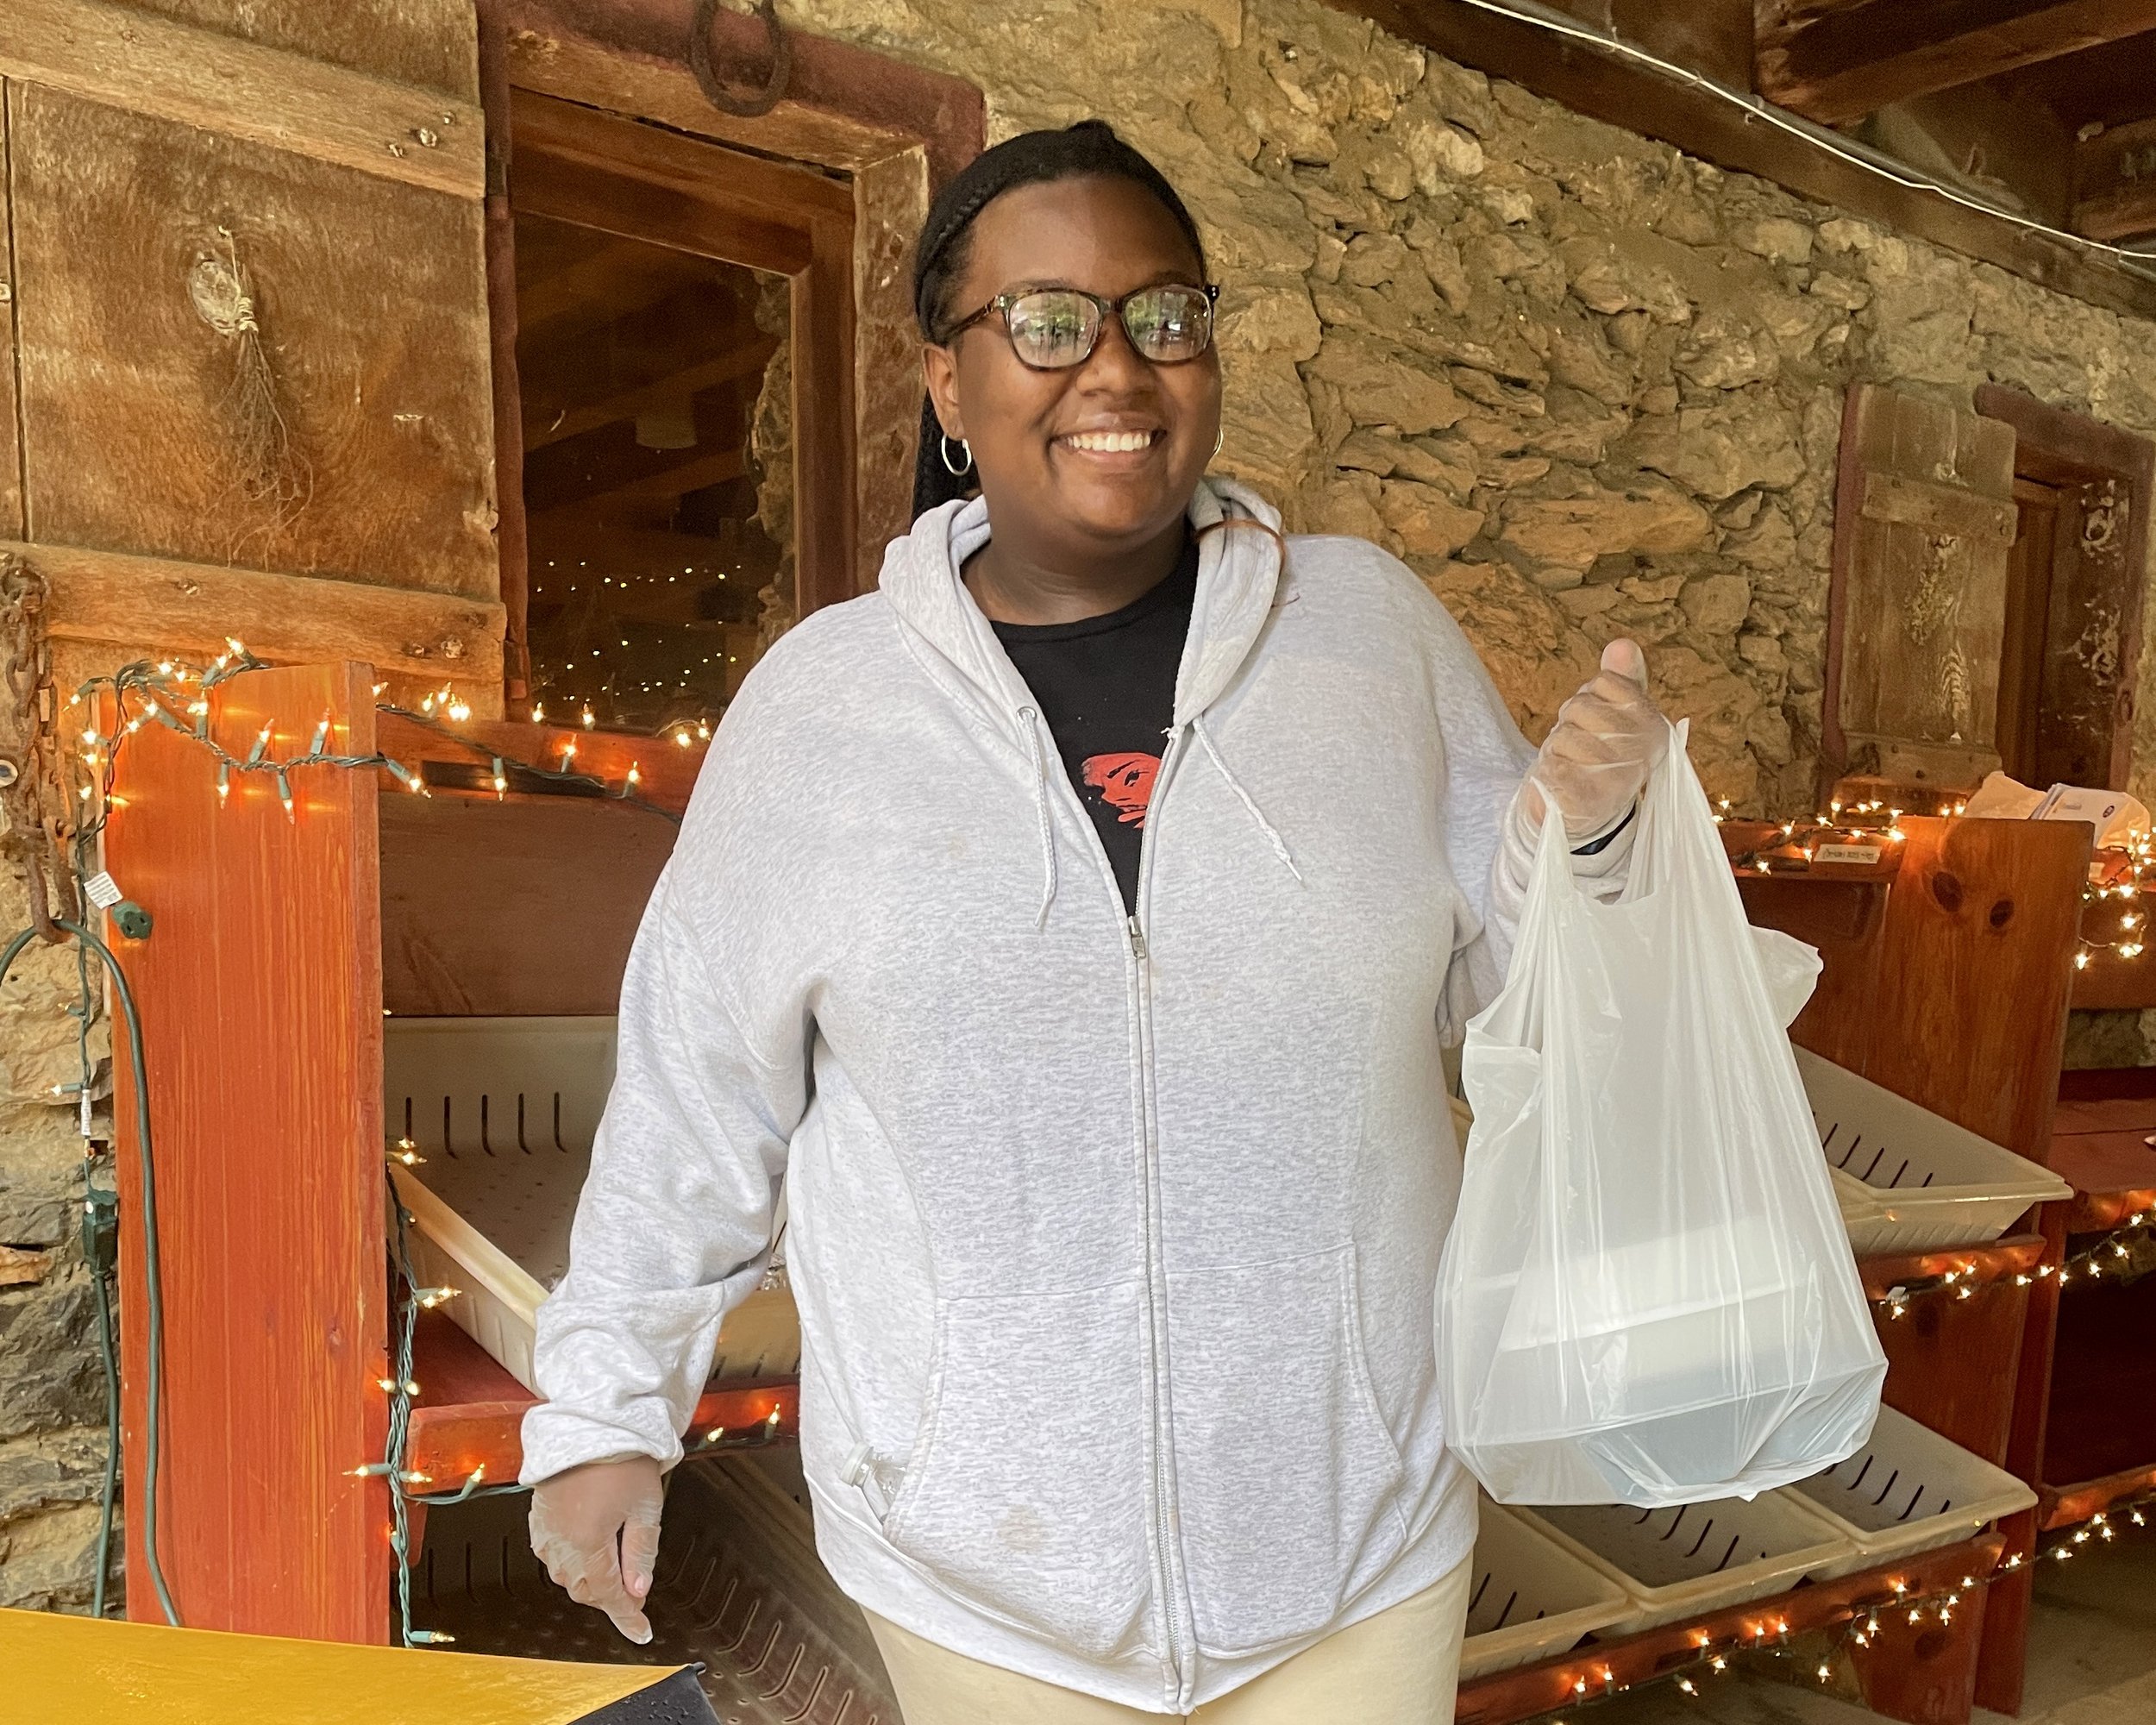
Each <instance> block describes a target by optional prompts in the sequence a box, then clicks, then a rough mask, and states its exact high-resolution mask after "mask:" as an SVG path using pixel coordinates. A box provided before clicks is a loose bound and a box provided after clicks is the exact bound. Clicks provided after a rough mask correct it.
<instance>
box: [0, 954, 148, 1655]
mask: <svg viewBox="0 0 2156 1725" xmlns="http://www.w3.org/2000/svg"><path fill="white" fill-rule="evenodd" d="M53 926H54V927H55V928H59V929H61V930H64V931H66V932H67V933H68V934H71V935H72V936H73V937H74V938H76V940H77V941H78V942H80V943H81V944H82V945H83V946H84V947H85V948H86V949H87V950H90V951H91V952H94V953H96V954H97V957H98V959H99V960H100V961H101V962H102V963H103V965H104V967H105V970H106V972H107V974H108V975H110V977H111V979H112V992H113V998H114V999H115V1000H118V1001H119V1003H120V1011H121V1014H122V1017H124V1018H125V1019H126V1020H127V1026H128V1060H129V1063H130V1064H131V1065H132V1066H133V1068H134V1072H135V1148H136V1152H137V1154H138V1155H139V1156H140V1157H141V1164H142V1279H143V1281H144V1283H146V1284H147V1300H146V1302H145V1305H146V1308H147V1314H148V1319H149V1356H150V1358H149V1374H148V1376H149V1383H148V1402H149V1412H148V1420H147V1424H148V1427H149V1429H148V1433H147V1439H146V1441H145V1445H144V1450H145V1454H144V1462H145V1464H146V1465H145V1469H144V1473H143V1486H142V1498H143V1502H142V1556H143V1559H144V1560H145V1561H146V1562H147V1564H148V1565H149V1571H150V1584H151V1585H152V1586H154V1588H155V1589H156V1590H157V1603H158V1605H159V1607H160V1609H162V1610H163V1611H164V1613H165V1621H166V1622H167V1623H170V1624H172V1626H173V1627H174V1628H178V1627H179V1608H178V1607H177V1606H175V1605H174V1604H173V1603H172V1590H171V1589H170V1588H169V1587H167V1586H166V1584H165V1570H164V1566H163V1565H161V1564H160V1562H159V1561H158V1556H157V1474H158V1460H159V1430H158V1428H159V1427H160V1426H161V1425H162V1424H163V1423H164V1420H163V1415H164V1405H165V1296H164V1291H163V1288H162V1285H161V1277H160V1265H159V1261H158V1249H157V1178H156V1164H155V1158H154V1157H153V1155H152V1153H151V1150H150V1086H149V1073H148V1071H147V1069H146V1068H145V1067H144V1065H143V1063H142V1019H141V1013H138V1012H137V1011H136V1010H135V991H134V990H133V989H132V988H128V979H127V973H126V972H125V971H123V970H122V969H121V968H120V961H119V960H118V959H116V958H115V957H113V956H112V949H111V948H110V947H109V946H107V945H106V944H104V942H103V941H102V940H100V939H99V938H97V936H96V935H94V934H92V933H91V931H89V930H88V929H86V928H85V927H84V926H83V925H81V924H80V923H78V922H71V921H69V920H68V919H66V918H65V917H55V918H53ZM36 938H38V931H37V930H36V929H34V928H26V929H24V930H23V931H22V933H20V934H18V935H16V937H15V938H14V939H13V940H10V941H9V943H8V944H7V946H6V948H5V950H0V983H3V982H6V981H7V979H8V974H9V972H10V971H11V970H13V969H15V961H16V959H18V958H20V957H22V952H23V949H24V948H26V947H28V945H29V944H30V943H31V942H32V941H34V940H35V939H36ZM115 1417H116V1416H115ZM110 1534H111V1516H110V1498H108V1500H107V1510H106V1519H105V1524H104V1527H103V1531H102V1532H101V1534H100V1536H99V1545H100V1547H101V1549H100V1551H99V1553H98V1556H99V1570H98V1577H97V1582H98V1591H99V1594H100V1596H102V1593H103V1583H104V1574H103V1559H104V1556H105V1553H104V1551H103V1549H102V1547H103V1545H104V1543H105V1541H106V1540H108V1539H109V1538H110Z"/></svg>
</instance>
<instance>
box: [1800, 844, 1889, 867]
mask: <svg viewBox="0 0 2156 1725" xmlns="http://www.w3.org/2000/svg"><path fill="white" fill-rule="evenodd" d="M1885 854H1886V853H1885V852H1884V851H1883V850H1881V849H1880V848H1879V847H1878V846H1877V845H1876V844H1821V845H1819V846H1816V847H1815V848H1814V850H1813V851H1812V861H1813V862H1856V863H1860V864H1862V865H1863V866H1864V867H1865V868H1867V869H1869V868H1870V867H1871V865H1872V864H1873V863H1875V862H1877V861H1878V860H1879V858H1880V857H1881V856H1884V855H1885Z"/></svg>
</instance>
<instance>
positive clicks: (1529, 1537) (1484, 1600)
mask: <svg viewBox="0 0 2156 1725" xmlns="http://www.w3.org/2000/svg"><path fill="white" fill-rule="evenodd" d="M1631 1609H1632V1602H1631V1600H1630V1599H1629V1598H1628V1597H1627V1596H1626V1593H1625V1590H1624V1589H1623V1588H1621V1587H1620V1586H1618V1584H1616V1583H1615V1582H1614V1581H1612V1580H1611V1579H1610V1578H1608V1576H1606V1575H1604V1574H1602V1573H1601V1571H1599V1570H1596V1569H1595V1568H1593V1567H1591V1566H1590V1565H1587V1564H1585V1563H1583V1562H1582V1561H1581V1560H1580V1559H1577V1558H1576V1557H1574V1556H1573V1555H1572V1554H1571V1553H1570V1552H1568V1551H1566V1550H1565V1549H1564V1547H1563V1546H1560V1545H1558V1544H1557V1541H1556V1540H1552V1539H1551V1538H1550V1537H1549V1535H1548V1534H1545V1533H1544V1532H1543V1531H1542V1530H1541V1529H1539V1528H1537V1527H1531V1526H1529V1525H1528V1524H1527V1522H1526V1521H1524V1520H1522V1519H1521V1518H1520V1517H1519V1516H1518V1515H1514V1513H1513V1512H1512V1511H1511V1510H1509V1509H1504V1508H1503V1507H1502V1506H1501V1505H1499V1504H1497V1503H1494V1502H1491V1501H1490V1499H1489V1497H1487V1496H1485V1497H1484V1498H1483V1499H1482V1531H1481V1532H1480V1533H1479V1534H1476V1540H1475V1585H1474V1588H1473V1590H1472V1591H1470V1594H1469V1595H1468V1603H1467V1639H1466V1640H1464V1641H1463V1642H1462V1643H1461V1645H1460V1677H1461V1679H1462V1680H1463V1681H1465V1680H1466V1679H1467V1678H1476V1677H1486V1676H1488V1675H1489V1673H1490V1672H1501V1671H1510V1670H1511V1669H1512V1668H1513V1667H1514V1665H1532V1663H1533V1662H1534V1661H1535V1660H1537V1659H1552V1658H1555V1657H1556V1656H1557V1654H1559V1653H1567V1652H1570V1650H1571V1649H1572V1648H1574V1647H1577V1646H1578V1645H1579V1644H1580V1641H1581V1640H1582V1639H1583V1637H1585V1636H1588V1635H1591V1634H1594V1633H1595V1631H1596V1630H1597V1629H1601V1628H1606V1627H1608V1625H1609V1624H1612V1623H1614V1622H1618V1621H1619V1620H1620V1618H1622V1617H1624V1616H1625V1615H1626V1614H1627V1613H1628V1612H1629V1611H1630V1610H1631Z"/></svg>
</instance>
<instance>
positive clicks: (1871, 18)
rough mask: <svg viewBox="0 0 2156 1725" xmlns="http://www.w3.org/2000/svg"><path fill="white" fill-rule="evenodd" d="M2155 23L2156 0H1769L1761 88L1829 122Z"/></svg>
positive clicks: (1762, 28)
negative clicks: (1822, 1)
mask: <svg viewBox="0 0 2156 1725" xmlns="http://www.w3.org/2000/svg"><path fill="white" fill-rule="evenodd" d="M2149 28H2156V0H1825V3H1821V0H1767V3H1766V4H1765V5H1764V6H1763V8H1762V11H1761V16H1760V21H1759V34H1758V67H1757V74H1756V79H1755V82H1756V85H1757V88H1758V92H1759V94H1760V95H1762V96H1764V97H1766V98H1767V99H1768V100H1769V101H1770V102H1773V103H1779V104H1780V105H1781V106H1782V107H1784V108H1788V109H1790V110H1794V111H1795V112H1796V113H1799V114H1802V115H1806V116H1808V117H1809V118H1811V119H1814V120H1818V121H1821V122H1828V123H1832V122H1835V121H1839V120H1852V119H1855V118H1857V117H1858V116H1860V115H1864V114H1869V113H1871V111H1872V110H1875V109H1879V108H1883V107H1885V106H1887V104H1888V103H1894V102H1902V101H1906V100H1907V99H1908V98H1909V97H1912V96H1923V95H1928V94H1929V93H1930V92H1931V91H1935V90H1947V89H1952V87H1953V86H1955V85H1961V84H1971V83H1974V82H1975V81H1976V80H1977V79H1978V78H1992V77H1996V76H1997V75H1998V74H1999V73H2001V72H2011V71H2012V70H2014V69H2015V67H2016V66H2030V65H2034V63H2035V62H2037V61H2039V60H2051V59H2054V58H2056V57H2057V56H2059V55H2060V54H2069V53H2077V52H2078V51H2080V50H2082V49H2084V48H2089V47H2096V46H2097V45H2098V44H2101V43H2104V42H2111V41H2118V40H2119V39H2120V38H2121V37H2123V36H2130V35H2134V34H2138V33H2139V32H2140V31H2143V30H2147V29H2149Z"/></svg>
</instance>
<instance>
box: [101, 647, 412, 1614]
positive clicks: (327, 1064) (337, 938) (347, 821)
mask: <svg viewBox="0 0 2156 1725" xmlns="http://www.w3.org/2000/svg"><path fill="white" fill-rule="evenodd" d="M367 677H368V674H367V668H366V667H364V666H360V665H351V664H347V665H342V666H330V667H309V668H300V669H293V670H278V671H265V672H261V673H260V674H254V675H251V676H248V677H245V678H242V679H240V680H239V681H236V682H234V683H231V684H229V685H227V686H226V687H224V688H223V689H222V690H220V691H219V692H217V693H216V694H215V695H213V696H212V698H211V699H212V701H213V714H212V724H213V725H214V727H215V731H216V735H217V736H218V737H220V738H221V739H222V740H223V741H224V743H225V744H226V746H227V747H228V748H229V749H231V750H234V751H235V752H236V753H239V754H241V755H244V754H245V753H246V752H247V750H248V746H249V744H250V743H251V742H252V740H253V737H254V734H255V732H256V731H258V730H259V728H260V726H261V725H262V724H263V723H264V722H265V721H266V720H273V721H274V723H275V725H276V731H275V734H274V737H273V749H274V750H277V751H279V752H298V751H300V750H304V749H305V747H306V746H307V743H308V740H309V738H310V737H311V736H312V734H313V731H314V727H315V725H316V724H317V722H318V721H319V720H320V719H321V718H322V716H323V713H324V712H329V713H331V714H332V715H334V718H335V723H334V725H333V729H332V731H331V737H330V746H331V747H332V748H335V749H341V750H348V751H350V752H353V753H365V752H367V751H368V750H371V749H372V748H373V742H374V709H373V701H372V699H371V696H370V693H369V688H368V681H367ZM291 787H292V790H293V792H294V793H296V796H297V800H298V810H297V818H296V819H292V820H289V821H288V820H287V819H286V818H285V813H284V812H283V810H282V809H281V807H280V806H279V802H278V800H277V798H276V796H275V794H274V792H273V787H271V785H270V784H269V783H268V782H267V781H264V780H261V779H254V780H250V781H241V782H239V783H235V787H234V789H233V791H232V793H231V797H230V802H229V806H226V807H222V808H221V807H220V806H219V804H218V800H217V797H216V768H215V764H214V762H212V761H211V759H210V756H208V755H207V754H206V753H205V752H204V751H203V750H201V749H199V748H197V747H196V746H195V745H194V744H193V743H190V742H189V741H187V740H186V739H185V738H184V737H180V736H179V735H177V734H175V733H173V732H172V731H167V730H166V729H165V728H163V727H162V726H160V725H155V724H151V725H145V726H144V727H143V728H142V729H141V731H139V732H138V733H136V735H135V737H134V738H133V739H131V741H130V742H129V743H128V748H127V750H125V752H124V753H123V754H122V756H121V763H120V774H119V779H118V783H117V791H118V794H119V795H120V796H122V798H124V799H125V800H126V804H125V806H124V807H122V808H120V809H118V810H117V811H116V814H115V818H114V819H113V821H112V823H111V825H110V829H109V831H108V836H107V842H106V860H107V863H108V866H109V867H110V869H111V871H112V873H113V875H114V877H115V878H116V880H118V881H121V882H122V885H123V888H124V889H125V891H126V892H127V893H128V894H129V895H130V896H131V897H133V898H134V899H135V900H136V901H137V902H139V903H141V905H142V906H145V907H146V908H147V909H148V910H149V912H150V913H151V914H152V915H153V916H154V918H155V919H156V925H155V928H154V931H152V933H151V934H150V936H149V938H147V939H146V940H141V941H120V940H118V938H117V937H116V936H115V937H114V938H115V940H116V947H117V950H118V952H119V955H120V959H121V963H122V965H123V967H124V968H125V969H126V971H127V974H128V978H129V981H130V982H131V984H132V986H133V988H134V990H135V996H136V999H137V1000H139V1001H140V1003H141V1013H142V1047H143V1052H144V1057H145V1059H146V1062H147V1068H148V1075H149V1100H150V1108H151V1114H152V1120H153V1125H154V1129H155V1134H156V1152H157V1164H156V1182H157V1203H158V1211H159V1219H160V1228H159V1237H160V1243H161V1246H162V1251H163V1258H164V1268H163V1277H162V1283H163V1288H164V1295H165V1302H164V1303H165V1350H164V1366H165V1417H164V1421H163V1423H162V1430H163V1441H164V1446H165V1458H164V1465H163V1468H162V1470H161V1473H162V1484H161V1497H160V1503H159V1506H158V1507H159V1515H158V1527H159V1544H160V1550H161V1552H162V1553H163V1555H164V1565H165V1571H166V1577H167V1578H168V1580H169V1581H170V1583H171V1584H172V1591H173V1593H174V1595H175V1596H176V1598H177V1601H178V1603H179V1610H180V1612H181V1615H182V1616H183V1617H184V1619H185V1622H187V1623H189V1624H190V1625H191V1626H193V1627H196V1628H215V1629H236V1630H245V1631H251V1632H254V1633H256V1634H273V1635H301V1636H309V1637H314V1638H317V1639H323V1640H348V1641H379V1640H382V1639H383V1637H384V1634H385V1630H386V1627H387V1615H386V1608H387V1602H388V1585H389V1571H390V1564H389V1552H388V1548H387V1543H386V1540H385V1537H384V1527H385V1521H386V1518H387V1514H388V1497H387V1493H386V1492H385V1490H384V1489H383V1487H382V1485H381V1484H380V1483H379V1481H375V1480H360V1479H354V1478H350V1477H348V1470H349V1469H351V1468H353V1467H355V1466H357V1465H360V1463H362V1462H366V1461H369V1460H373V1459H376V1458H379V1456H380V1455H381V1452H382V1446H383V1442H384V1434H385V1425H386V1420H387V1403H386V1398H385V1396H384V1395H383V1393H382V1391H381V1389H379V1387H378V1384H377V1380H378V1379H379V1378H380V1377H382V1376H383V1375H384V1373H385V1370H386V1364H385V1345H386V1336H387V1322H388V1318H387V1313H386V1311H385V1277H384V1261H385V1260H384V1245H383V1199H382V1191H383V1168H384V1164H383V1143H382V1132H381V1100H382V1069H381V1062H382V1051H381V1041H382V1028H381V1026H382V1020H381V1006H380V1001H381V967H380V944H379V931H378V928H377V923H376V904H377V892H378V888H377V872H378V868H377V850H376V844H377V840H376V832H375V801H376V796H377V792H376V789H375V781H374V776H373V775H372V774H360V773H347V772H341V771H339V770H338V769H336V768H329V767H317V768H307V769H304V770H303V771H299V772H296V773H294V774H293V775H292V777H291ZM116 1039H117V1040H120V1041H122V1043H124V1035H123V1027H122V1026H116ZM115 1066H116V1070H117V1071H118V1073H119V1075H120V1094H119V1095H118V1096H117V1097H116V1107H115V1110H114V1112H115V1115H116V1119H117V1120H119V1121H120V1122H121V1123H122V1145H121V1148H120V1153H119V1157H118V1167H119V1171H120V1178H121V1189H120V1214H121V1217H122V1235H121V1240H122V1264H121V1275H120V1286H121V1287H122V1289H124V1290H126V1293H125V1295H124V1296H123V1297H122V1301H121V1316H122V1349H123V1372H124V1381H125V1395H124V1421H125V1425H124V1443H123V1449H124V1454H125V1457H126V1465H127V1502H128V1577H129V1579H130V1585H129V1587H128V1610H129V1613H130V1615H133V1616H134V1617H135V1618H136V1619H138V1620H141V1619H154V1617H155V1616H156V1615H157V1609H158V1608H157V1603H156V1600H155V1598H154V1596H153V1594H152V1591H151V1589H150V1587H149V1585H148V1582H147V1572H146V1571H145V1568H144V1565H143V1562H142V1546H141V1527H142V1506H143V1505H144V1504H145V1502H146V1499H145V1496H144V1493H143V1484H144V1466H145V1460H146V1454H147V1449H146V1444H145V1439H146V1437H147V1425H146V1403H145V1385H146V1371H145V1368H146V1364H147V1351H146V1350H147V1319H146V1315H145V1302H143V1301H142V1300H141V1299H139V1298H137V1297H135V1289H139V1288H141V1287H142V1286H143V1279H142V1277H143V1238H142V1233H141V1216H142V1214H143V1213H142V1206H141V1196H142V1194H141V1182H140V1180H139V1178H138V1177H137V1176H136V1173H135V1168H136V1160H135V1157H136V1145H135V1143H134V1142H133V1134H132V1132H131V1130H130V1129H129V1127H128V1123H129V1122H131V1121H132V1120H133V1118H134V1114H133V1108H134V1097H133V1095H132V1085H131V1084H130V1083H129V1082H128V1057H127V1056H126V1054H125V1052H124V1050H123V1051H122V1053H121V1055H120V1057H119V1058H118V1059H117V1060H116V1062H115Z"/></svg>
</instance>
